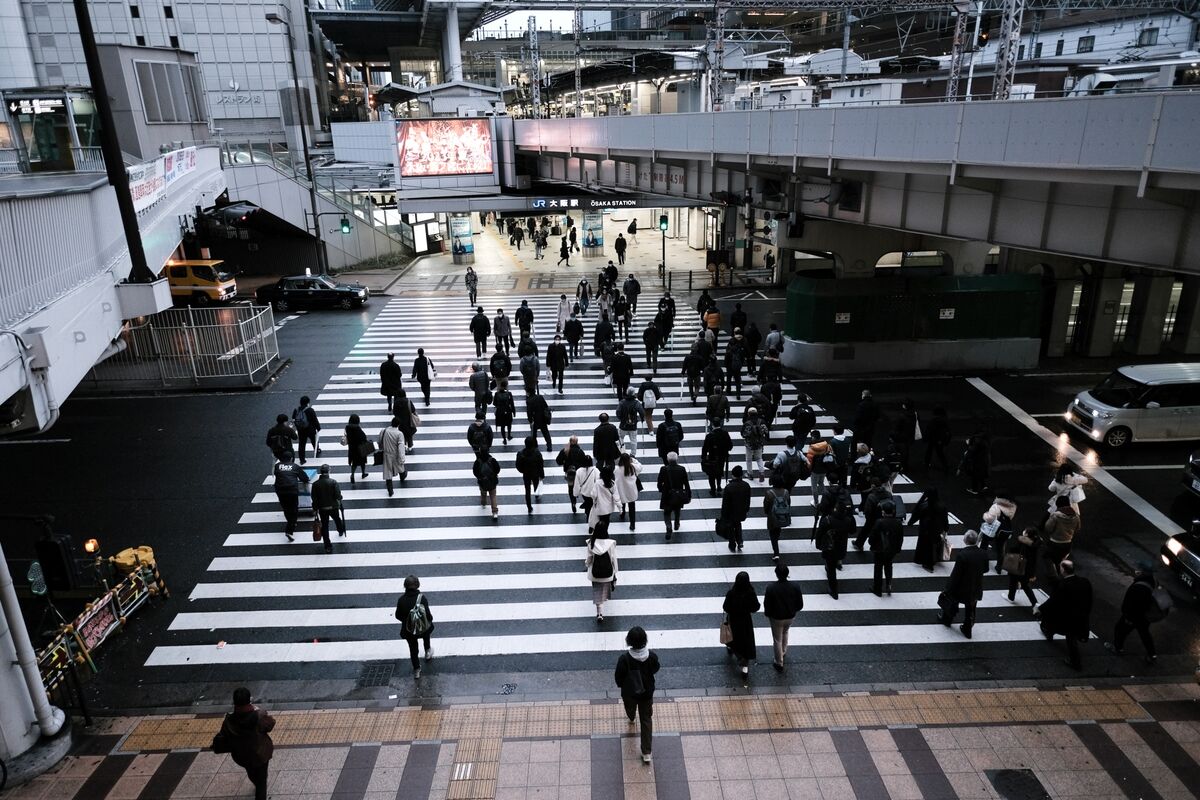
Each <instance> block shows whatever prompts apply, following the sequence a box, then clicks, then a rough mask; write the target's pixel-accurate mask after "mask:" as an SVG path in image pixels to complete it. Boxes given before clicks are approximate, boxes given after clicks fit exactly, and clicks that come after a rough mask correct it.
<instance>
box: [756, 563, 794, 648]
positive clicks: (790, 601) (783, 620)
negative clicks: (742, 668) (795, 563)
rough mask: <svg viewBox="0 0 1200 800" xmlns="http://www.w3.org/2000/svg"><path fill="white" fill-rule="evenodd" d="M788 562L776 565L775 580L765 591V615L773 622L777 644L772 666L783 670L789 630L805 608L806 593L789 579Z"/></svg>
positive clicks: (772, 628)
mask: <svg viewBox="0 0 1200 800" xmlns="http://www.w3.org/2000/svg"><path fill="white" fill-rule="evenodd" d="M789 574H790V571H789V570H788V566H787V564H776V565H775V582H774V583H772V584H770V585H768V586H767V588H766V591H764V592H763V616H765V617H766V618H767V621H768V622H769V623H770V624H771V641H772V643H773V644H774V645H775V659H774V660H773V661H772V662H771V666H773V667H774V668H775V671H776V672H783V660H784V658H786V657H787V648H788V631H789V630H790V629H791V627H792V623H793V622H794V621H795V619H796V615H797V614H798V613H800V612H801V611H803V610H804V593H803V592H801V591H800V587H799V586H798V585H797V584H795V583H792V582H791V581H789V580H788V575H789Z"/></svg>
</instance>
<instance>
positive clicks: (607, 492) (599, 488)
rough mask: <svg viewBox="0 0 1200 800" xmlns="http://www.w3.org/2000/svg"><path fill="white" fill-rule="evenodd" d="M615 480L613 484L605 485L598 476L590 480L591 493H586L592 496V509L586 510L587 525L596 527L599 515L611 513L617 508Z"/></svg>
mask: <svg viewBox="0 0 1200 800" xmlns="http://www.w3.org/2000/svg"><path fill="white" fill-rule="evenodd" d="M616 491H617V482H616V480H615V479H614V480H613V485H612V486H611V487H610V486H605V485H604V481H602V480H600V476H599V475H597V476H596V480H595V481H593V482H592V493H591V494H590V495H588V496H589V497H591V498H592V510H591V511H589V512H588V527H589V528H594V527H596V523H597V522H598V521H599V519H600V517H602V516H605V515H607V514H611V513H613V512H614V511H616V510H617V502H618V501H617V497H616Z"/></svg>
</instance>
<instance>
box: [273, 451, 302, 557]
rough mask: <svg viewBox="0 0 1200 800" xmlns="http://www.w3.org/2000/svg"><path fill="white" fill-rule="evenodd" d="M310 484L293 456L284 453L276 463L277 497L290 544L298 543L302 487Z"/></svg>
mask: <svg viewBox="0 0 1200 800" xmlns="http://www.w3.org/2000/svg"><path fill="white" fill-rule="evenodd" d="M307 483H308V473H307V472H305V471H304V470H302V469H300V467H298V466H297V465H296V463H295V462H294V461H293V460H292V456H291V455H290V454H288V453H284V454H283V457H282V458H280V459H279V461H277V462H275V496H276V497H278V498H279V507H280V508H281V509H282V510H283V518H284V520H285V522H286V526H285V527H284V531H283V535H284V536H286V537H287V540H288V541H289V542H294V541H296V537H295V535H294V534H295V533H296V520H297V519H298V518H299V515H300V485H301V484H307Z"/></svg>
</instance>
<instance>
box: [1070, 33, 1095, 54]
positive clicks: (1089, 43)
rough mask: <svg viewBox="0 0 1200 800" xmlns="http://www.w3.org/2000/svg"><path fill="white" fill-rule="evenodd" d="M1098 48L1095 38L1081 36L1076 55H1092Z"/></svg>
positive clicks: (1076, 47) (1076, 46)
mask: <svg viewBox="0 0 1200 800" xmlns="http://www.w3.org/2000/svg"><path fill="white" fill-rule="evenodd" d="M1095 48H1096V37H1095V36H1080V37H1079V44H1077V45H1075V52H1076V53H1090V52H1092V50H1094V49H1095Z"/></svg>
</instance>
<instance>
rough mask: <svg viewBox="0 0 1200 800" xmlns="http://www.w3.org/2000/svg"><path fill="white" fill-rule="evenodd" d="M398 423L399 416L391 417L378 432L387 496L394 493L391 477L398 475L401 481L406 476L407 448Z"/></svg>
mask: <svg viewBox="0 0 1200 800" xmlns="http://www.w3.org/2000/svg"><path fill="white" fill-rule="evenodd" d="M400 425H401V422H400V419H399V417H392V422H391V424H390V425H388V427H386V428H384V429H383V430H382V431H381V432H380V434H379V452H381V453H383V482H384V485H385V486H387V493H388V497H391V496H392V495H393V494H394V493H395V485H394V484H393V483H392V479H393V478H395V477H396V476H397V475H399V476H400V482H401V483H403V482H404V479H405V478H407V477H408V468H407V465H406V464H405V458H404V451H405V450H406V449H407V448H406V447H405V445H404V431H402V430H401V429H400Z"/></svg>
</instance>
